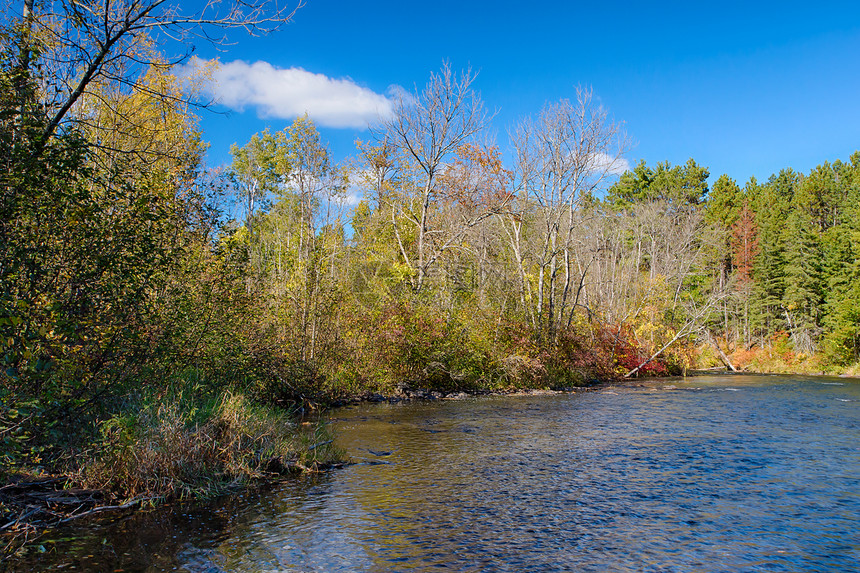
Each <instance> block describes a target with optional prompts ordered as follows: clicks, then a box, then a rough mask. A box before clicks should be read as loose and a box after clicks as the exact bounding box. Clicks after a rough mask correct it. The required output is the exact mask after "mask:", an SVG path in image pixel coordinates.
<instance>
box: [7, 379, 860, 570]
mask: <svg viewBox="0 0 860 573" xmlns="http://www.w3.org/2000/svg"><path fill="white" fill-rule="evenodd" d="M332 423H333V424H334V425H335V427H336V431H337V434H338V435H339V441H340V444H341V445H342V446H343V447H344V448H346V450H347V451H348V453H349V455H350V456H351V457H352V459H353V461H355V462H357V463H355V464H354V465H351V466H348V467H346V468H344V469H341V470H337V471H335V472H333V473H331V474H327V475H324V476H320V477H316V478H306V479H300V480H295V481H290V482H288V483H283V484H280V485H277V486H275V487H272V488H269V489H267V490H265V491H262V492H257V493H254V494H246V495H244V496H233V497H229V498H226V499H221V500H217V501H215V502H211V503H207V504H188V505H176V506H172V507H168V508H162V509H160V510H156V511H151V512H145V513H138V514H135V515H133V516H130V517H125V518H122V519H118V520H117V519H115V518H114V519H113V520H111V521H109V522H104V523H93V524H89V525H87V526H78V527H77V528H76V529H74V530H67V531H61V532H58V533H57V534H56V535H54V536H53V538H50V539H46V540H43V541H42V542H41V545H42V548H41V549H37V550H34V552H32V553H31V554H30V557H29V558H28V559H27V560H26V561H23V562H10V563H7V569H8V570H10V571H18V570H20V571H189V572H190V571H193V572H212V573H214V572H220V571H249V572H251V571H253V572H275V571H290V572H292V571H296V572H311V571H320V572H330V571H344V572H347V571H349V572H352V571H366V572H389V571H440V570H449V571H511V572H524V571H540V572H543V571H600V572H603V571H637V572H640V571H647V572H675V571H678V572H682V571H684V572H686V571H768V572H769V571H787V572H788V571H791V572H794V571H827V572H833V571H858V570H860V382H858V381H852V380H848V379H838V378H811V377H807V378H804V377H780V376H743V375H733V376H707V377H696V378H688V379H687V380H685V381H679V380H665V381H657V382H649V383H647V384H645V385H644V386H642V387H621V388H612V389H603V390H598V391H592V392H582V393H575V394H561V395H545V396H543V395H542V396H517V397H478V398H468V399H464V400H458V401H439V402H422V403H409V404H393V405H388V404H382V405H371V404H367V405H361V406H356V407H351V408H345V409H341V410H338V411H336V412H334V413H333V414H332ZM42 550H44V553H41V552H40V551H42Z"/></svg>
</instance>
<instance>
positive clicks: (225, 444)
mask: <svg viewBox="0 0 860 573" xmlns="http://www.w3.org/2000/svg"><path fill="white" fill-rule="evenodd" d="M192 390H193V389H192ZM100 430H101V432H100V434H101V435H100V436H99V438H98V439H97V440H94V443H93V445H92V446H91V447H90V448H89V449H88V450H87V452H86V453H85V455H84V463H82V464H80V467H79V468H78V470H77V471H76V472H75V473H74V474H73V475H72V476H71V477H72V480H71V481H72V482H73V483H75V484H76V485H80V486H81V487H85V488H91V489H99V490H103V491H106V492H110V494H111V495H112V496H113V497H115V498H117V499H125V500H127V499H133V498H137V497H142V496H145V497H154V498H162V499H187V498H199V497H209V496H212V495H217V494H219V493H222V492H224V491H228V490H231V489H235V488H237V487H239V486H242V485H245V484H247V483H249V482H252V481H254V480H260V479H267V478H271V477H273V476H276V475H279V474H284V473H287V472H292V471H306V470H316V469H319V468H321V467H323V466H325V465H327V464H331V463H333V462H337V461H339V460H340V459H341V458H342V456H343V453H342V452H341V451H339V450H338V449H337V448H336V447H335V446H333V442H332V438H331V436H330V434H329V432H328V429H327V427H326V426H325V425H324V424H322V423H320V422H316V423H301V422H299V421H297V420H296V418H295V417H294V416H292V415H290V413H289V412H285V411H283V410H279V409H276V408H274V407H269V406H264V405H260V404H256V403H253V402H252V401H251V400H249V399H247V398H246V397H245V396H244V395H243V394H240V393H234V392H231V391H224V392H222V393H220V394H218V395H216V396H214V397H208V398H206V397H204V398H202V399H201V398H199V397H197V396H195V394H194V392H193V391H191V392H189V391H188V389H185V390H183V391H181V392H179V393H178V395H172V396H166V397H162V398H156V399H148V400H145V401H143V403H140V404H138V405H137V407H132V408H127V409H126V410H125V411H124V412H123V413H122V414H117V415H114V416H113V417H111V418H109V419H107V420H105V421H104V422H102V424H101V427H100Z"/></svg>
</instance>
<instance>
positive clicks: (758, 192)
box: [0, 1, 860, 525]
mask: <svg viewBox="0 0 860 573" xmlns="http://www.w3.org/2000/svg"><path fill="white" fill-rule="evenodd" d="M23 4H24V7H23V9H21V8H16V10H18V12H15V11H12V10H10V11H8V12H7V16H4V21H3V27H2V29H0V85H2V92H0V93H2V95H0V97H2V101H0V140H2V143H1V144H0V153H2V155H0V161H2V164H3V167H2V175H0V177H2V180H0V354H2V362H3V364H2V374H0V379H2V384H0V473H2V476H3V479H4V482H8V483H14V482H15V480H16V479H20V477H21V476H56V475H63V476H67V479H68V480H69V483H73V484H75V485H77V486H79V487H83V488H90V489H92V490H96V489H98V490H100V491H102V490H104V491H110V492H112V493H111V496H113V497H112V498H111V499H113V500H115V501H123V502H128V501H129V500H144V499H145V500H151V499H154V498H156V497H189V496H195V495H206V494H211V493H213V492H217V491H222V490H223V489H224V488H225V487H228V486H229V485H230V484H235V483H237V482H242V481H246V480H252V479H257V478H260V477H264V476H266V475H271V474H277V473H283V472H285V471H294V470H297V469H298V470H307V469H313V468H316V467H320V466H322V465H324V464H326V463H330V462H331V461H333V460H336V459H337V458H338V455H339V454H338V451H337V450H336V449H335V448H334V447H333V446H332V445H331V436H330V435H329V434H328V433H327V431H326V428H325V427H324V426H320V425H314V424H313V423H311V424H308V423H302V422H301V421H300V420H301V418H299V417H298V416H299V415H300V414H306V413H308V412H311V411H314V410H316V409H318V408H321V407H325V406H330V405H335V404H341V403H345V402H347V401H350V400H354V399H373V400H381V399H386V398H397V397H404V396H409V395H414V394H415V393H416V392H436V393H438V395H444V394H448V393H454V392H474V393H482V392H507V391H515V390H518V389H526V388H552V389H569V388H573V387H578V386H586V385H591V384H596V383H601V382H608V381H613V380H618V379H622V378H630V377H638V376H654V375H681V374H685V373H686V372H687V371H689V370H692V369H701V368H715V367H719V368H729V369H748V370H754V371H780V372H809V373H825V372H827V373H849V374H851V373H853V374H857V373H858V371H860V370H858V363H860V306H858V304H857V302H856V301H858V300H860V152H858V151H854V150H846V155H847V157H845V158H842V159H839V158H834V160H833V162H832V163H829V162H828V163H824V164H822V165H819V166H818V167H816V168H815V169H813V170H811V171H810V172H809V173H799V172H795V171H793V170H792V169H790V168H786V169H784V170H782V171H780V172H779V173H776V174H774V175H772V176H771V177H770V178H769V179H768V180H767V181H763V182H759V181H756V180H755V179H750V180H749V181H747V182H745V183H743V185H742V186H741V185H740V184H739V183H738V182H736V181H734V180H732V179H730V178H729V177H727V176H726V175H720V176H716V174H711V173H710V172H709V170H708V168H707V167H706V166H703V165H700V164H699V163H697V162H696V161H694V160H693V159H690V160H689V161H688V162H687V163H685V164H683V165H671V164H669V163H667V162H663V163H657V164H654V165H648V164H646V163H645V162H640V163H639V164H638V165H635V167H633V168H632V169H630V170H627V171H624V169H623V166H624V165H626V163H625V162H624V157H625V156H626V155H628V154H629V153H630V152H631V149H630V143H629V140H628V138H627V136H626V134H625V133H624V130H623V126H622V124H621V123H620V122H617V121H616V120H615V119H613V118H612V116H611V115H610V114H609V112H608V110H606V109H605V108H604V107H602V106H601V105H600V103H599V102H598V101H597V98H596V96H595V95H594V93H593V92H592V91H591V89H589V88H580V89H577V90H576V91H575V93H573V94H572V97H571V98H570V99H566V100H562V101H556V102H547V103H546V105H545V106H544V107H543V108H542V109H539V110H535V112H534V114H533V115H532V116H530V117H526V118H523V119H522V120H521V121H520V122H519V123H517V124H516V125H514V126H504V127H505V128H507V131H506V136H505V137H504V138H499V139H500V140H501V139H503V141H499V142H496V141H493V140H491V139H490V136H489V134H490V133H491V129H490V128H491V127H492V122H493V115H492V114H491V113H490V112H488V111H487V108H486V107H485V105H484V103H483V102H482V100H481V98H480V95H479V93H478V91H477V86H476V80H477V75H476V74H475V73H473V72H472V71H471V70H469V69H466V70H463V71H459V70H456V69H454V68H453V67H452V66H451V65H450V64H448V63H444V64H442V66H441V67H440V69H439V70H438V71H436V72H434V73H431V74H430V75H429V78H428V80H427V83H426V86H425V87H423V88H422V89H419V90H417V91H416V92H415V93H412V94H402V95H401V96H400V97H399V99H397V101H396V102H395V106H394V112H393V114H392V115H391V117H389V118H387V119H384V120H383V121H381V122H380V123H379V124H378V125H375V126H372V127H371V129H370V130H369V131H368V132H367V133H368V137H367V138H366V141H359V142H357V143H356V152H355V156H354V157H353V158H350V159H348V160H346V161H343V162H339V161H337V160H336V159H335V158H334V157H333V156H332V154H331V153H330V152H329V150H328V148H327V145H326V142H325V141H324V140H323V139H322V137H321V134H320V132H319V131H318V129H317V127H316V126H315V125H314V123H313V121H312V120H311V119H310V118H309V117H307V116H304V117H299V118H297V119H296V120H295V121H294V122H292V123H291V124H290V125H288V126H287V127H285V128H284V129H283V130H281V131H276V130H272V131H270V130H266V131H263V132H262V133H259V134H257V135H255V136H254V137H253V138H251V139H250V140H249V141H246V142H237V144H236V145H234V146H233V147H232V148H231V151H230V152H231V156H232V163H231V164H230V165H226V166H222V167H218V166H215V167H211V166H207V165H206V163H205V157H206V151H207V144H206V142H205V134H204V133H201V131H200V130H199V128H198V118H199V114H202V113H210V112H209V111H208V110H206V109H205V105H201V104H199V103H197V102H198V99H197V96H196V95H195V93H194V78H191V79H189V78H187V77H177V76H176V75H174V73H173V70H174V65H175V64H176V63H177V62H178V61H180V60H176V59H172V58H171V57H170V56H168V55H166V54H163V53H161V52H159V50H158V49H157V47H156V46H157V43H156V42H155V41H154V38H155V36H154V35H153V34H154V33H155V31H158V30H162V31H163V30H167V31H170V32H173V33H176V34H185V33H193V32H195V31H197V30H198V29H199V27H200V26H201V25H202V24H200V21H201V18H200V17H199V15H195V16H194V17H188V18H183V17H181V16H182V15H181V13H178V12H176V10H178V8H177V7H175V6H174V7H166V6H167V5H166V4H164V3H160V2H115V3H112V4H110V6H111V7H110V8H109V9H107V11H102V7H103V4H102V3H101V2H95V1H82V2H75V3H45V4H44V6H42V7H43V8H44V11H42V12H40V11H39V10H38V8H39V7H40V6H41V4H37V5H35V6H34V4H33V2H32V1H30V2H24V3H23ZM250 4H255V5H257V11H255V12H247V11H246V12H231V11H227V12H224V13H220V14H218V17H217V18H214V17H213V18H211V19H210V20H212V21H215V20H217V22H216V24H207V25H217V26H220V27H222V28H224V27H226V28H229V27H241V28H248V27H251V28H257V29H260V30H263V31H265V30H266V29H267V28H268V27H273V26H277V25H278V24H279V23H281V22H283V21H286V20H288V19H289V17H290V14H289V13H284V12H279V11H276V12H274V13H273V12H270V11H268V10H269V8H267V3H265V2H257V3H250ZM55 7H59V8H56V9H57V10H59V9H60V8H62V9H63V10H66V12H55V13H52V12H51V9H53V8H55ZM22 10H23V11H22ZM171 10H172V11H171ZM69 11H70V12H69ZM852 152H853V153H852ZM849 154H850V155H849ZM709 181H713V183H709ZM354 196H358V197H360V201H357V202H353V201H351V197H354ZM0 510H2V512H3V518H4V519H3V523H6V522H7V521H8V522H9V523H14V522H15V520H16V519H17V518H18V517H19V515H18V514H16V513H15V512H16V511H17V508H16V507H14V505H13V504H11V502H9V503H8V504H7V503H6V502H4V501H3V500H2V499H0ZM0 525H2V524H0Z"/></svg>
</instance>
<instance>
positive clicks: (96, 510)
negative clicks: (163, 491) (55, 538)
mask: <svg viewBox="0 0 860 573" xmlns="http://www.w3.org/2000/svg"><path fill="white" fill-rule="evenodd" d="M153 499H158V498H157V497H139V498H136V499H133V500H131V501H129V502H126V503H123V504H121V505H102V506H99V507H95V508H93V509H91V510H89V511H85V512H83V513H78V514H75V515H71V516H69V517H67V518H65V519H61V520H60V521H59V522H57V525H59V524H62V523H68V522H69V521H72V520H75V519H78V518H80V517H86V516H87V515H93V514H95V513H100V512H103V511H119V510H121V509H128V508H130V507H134V506H135V505H137V504H139V503H142V502H144V501H151V500H153Z"/></svg>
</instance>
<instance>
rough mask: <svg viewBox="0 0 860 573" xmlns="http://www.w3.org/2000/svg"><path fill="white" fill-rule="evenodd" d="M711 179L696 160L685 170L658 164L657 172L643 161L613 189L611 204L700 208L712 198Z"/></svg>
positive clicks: (616, 205)
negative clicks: (703, 202) (653, 203)
mask: <svg viewBox="0 0 860 573" xmlns="http://www.w3.org/2000/svg"><path fill="white" fill-rule="evenodd" d="M708 176H709V172H708V169H707V168H705V167H702V166H700V165H698V164H697V163H696V162H695V161H694V160H692V159H690V160H688V161H687V163H686V164H685V165H683V166H681V165H676V166H674V167H672V166H671V165H670V164H669V163H668V162H664V163H658V164H657V166H656V167H655V168H653V169H652V168H650V167H648V166H646V164H645V161H644V160H642V161H640V162H639V164H638V165H636V167H635V168H634V169H633V171H627V172H626V173H624V174H623V175H622V176H621V178H620V180H619V181H618V183H616V184H615V185H613V186H612V187H611V188H610V189H609V192H608V194H607V200H608V201H609V202H610V204H612V205H614V206H615V207H618V208H622V207H625V206H628V205H631V204H636V203H646V202H651V201H666V202H667V203H669V204H671V205H673V206H675V207H682V206H684V205H699V204H700V203H702V201H704V199H705V196H706V195H707V194H708V182H707V180H708Z"/></svg>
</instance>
